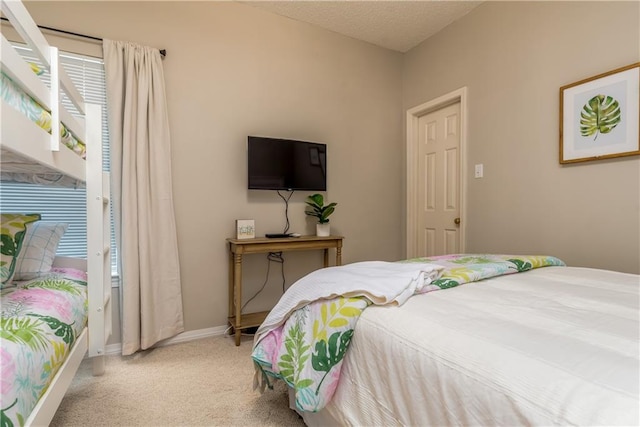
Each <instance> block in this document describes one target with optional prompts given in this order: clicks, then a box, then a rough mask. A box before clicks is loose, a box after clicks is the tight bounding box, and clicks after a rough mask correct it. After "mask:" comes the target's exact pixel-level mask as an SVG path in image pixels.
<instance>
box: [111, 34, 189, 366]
mask: <svg viewBox="0 0 640 427" xmlns="http://www.w3.org/2000/svg"><path fill="white" fill-rule="evenodd" d="M103 51H104V66H105V74H106V84H107V106H108V115H109V134H110V139H111V177H112V183H113V185H112V192H113V210H114V222H115V226H116V243H117V248H118V251H119V252H118V254H119V260H120V263H119V269H120V277H121V292H120V295H121V301H120V304H121V305H120V311H121V317H122V319H121V324H122V354H123V355H128V354H132V353H134V352H136V351H138V350H144V349H147V348H149V347H151V346H153V345H154V344H155V343H157V342H158V341H160V340H163V339H166V338H169V337H172V336H174V335H176V334H178V333H180V332H183V331H184V323H183V314H182V291H181V285H180V265H179V261H178V245H177V238H176V224H175V216H174V210H173V197H172V183H171V141H170V137H169V119H168V115H167V107H166V99H165V98H166V96H165V86H164V74H163V71H162V60H161V57H160V52H159V50H158V49H153V48H150V47H145V46H139V45H136V44H134V43H128V42H119V41H113V40H104V42H103Z"/></svg>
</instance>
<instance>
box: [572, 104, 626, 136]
mask: <svg viewBox="0 0 640 427" xmlns="http://www.w3.org/2000/svg"><path fill="white" fill-rule="evenodd" d="M620 121H621V112H620V104H619V103H618V101H616V100H615V99H613V98H612V97H611V96H607V95H596V96H594V97H593V98H591V99H590V100H589V101H588V102H587V103H586V104H585V105H584V107H582V111H581V112H580V133H581V134H582V136H585V137H587V136H592V135H595V137H594V138H593V140H594V141H595V140H596V139H597V138H598V135H599V134H601V133H609V132H611V131H612V130H613V129H614V128H615V127H616V126H618V124H619V123H620Z"/></svg>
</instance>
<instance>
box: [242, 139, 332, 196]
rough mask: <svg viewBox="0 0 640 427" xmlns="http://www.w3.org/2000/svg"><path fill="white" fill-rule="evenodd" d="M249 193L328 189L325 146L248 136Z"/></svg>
mask: <svg viewBox="0 0 640 427" xmlns="http://www.w3.org/2000/svg"><path fill="white" fill-rule="evenodd" d="M247 148H248V171H249V189H250V190H302V191H326V190H327V146H326V144H320V143H316V142H306V141H294V140H289V139H278V138H266V137H261V136H250V137H248V144H247Z"/></svg>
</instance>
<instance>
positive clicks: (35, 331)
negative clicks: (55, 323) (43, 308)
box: [0, 317, 47, 350]
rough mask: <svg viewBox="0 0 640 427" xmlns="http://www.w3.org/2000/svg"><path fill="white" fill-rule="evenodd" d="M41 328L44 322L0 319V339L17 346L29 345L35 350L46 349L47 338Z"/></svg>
mask: <svg viewBox="0 0 640 427" xmlns="http://www.w3.org/2000/svg"><path fill="white" fill-rule="evenodd" d="M41 326H42V322H41V321H39V320H37V319H30V318H20V319H18V318H15V317H2V318H0V337H2V338H3V339H6V340H8V341H11V342H14V343H17V344H24V345H27V346H28V347H29V348H31V349H33V350H37V349H45V348H46V345H47V338H46V335H45V332H44V331H43V330H42V329H41Z"/></svg>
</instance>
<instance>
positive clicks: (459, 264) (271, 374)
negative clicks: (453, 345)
mask: <svg viewBox="0 0 640 427" xmlns="http://www.w3.org/2000/svg"><path fill="white" fill-rule="evenodd" d="M411 263H420V264H425V263H427V264H429V263H430V264H434V265H437V266H438V267H439V268H444V270H441V271H439V273H441V274H439V277H436V278H433V280H430V281H429V282H428V283H425V284H424V286H420V287H417V288H415V289H414V294H422V293H427V292H432V291H436V290H440V289H447V288H451V287H455V286H459V285H462V284H464V283H468V282H475V281H479V280H482V279H487V278H490V277H495V276H500V275H505V274H513V273H518V272H523V271H527V270H530V269H532V268H539V267H546V266H564V265H565V264H564V262H562V261H561V260H559V259H558V258H555V257H552V256H521V255H445V256H439V257H431V258H415V259H411V260H407V261H403V262H401V263H397V264H411ZM394 264H396V263H394ZM319 271H321V270H319ZM301 280H302V279H301ZM370 280H374V279H370ZM294 286H295V285H294ZM287 292H289V291H287ZM285 295H286V294H285ZM283 298H284V297H283ZM371 303H372V301H371V300H369V299H368V298H367V297H366V296H355V297H354V296H351V295H349V296H346V297H343V296H338V297H336V298H332V299H319V300H315V301H311V302H308V303H306V304H305V305H303V306H302V307H301V308H297V309H295V310H293V311H292V312H291V313H289V314H288V315H287V317H286V319H284V323H282V324H280V325H274V326H272V327H269V328H268V330H267V331H263V333H262V334H259V335H258V334H257V335H256V339H255V341H254V348H253V354H252V358H253V360H254V365H255V367H256V375H255V377H254V387H260V388H261V390H264V388H265V387H266V386H268V387H269V388H271V387H272V385H271V379H282V380H284V381H285V382H286V383H287V385H289V386H290V387H292V388H293V389H294V392H295V401H296V407H297V408H298V410H300V411H309V412H317V411H319V410H320V409H322V408H324V406H325V405H326V404H327V403H329V401H330V400H331V398H332V397H333V394H334V392H335V390H336V387H337V386H338V381H339V379H340V370H341V367H342V362H343V360H344V356H345V354H346V352H347V349H348V348H349V344H350V342H351V338H352V337H353V333H354V328H355V325H356V322H357V321H358V318H359V317H360V314H361V313H362V311H363V310H364V309H365V308H367V307H368V306H369V305H370V304H371ZM276 307H277V306H276ZM274 310H276V308H274ZM263 326H264V324H263ZM261 328H262V327H261ZM258 332H260V330H259V331H258Z"/></svg>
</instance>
